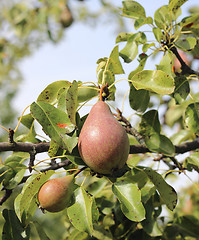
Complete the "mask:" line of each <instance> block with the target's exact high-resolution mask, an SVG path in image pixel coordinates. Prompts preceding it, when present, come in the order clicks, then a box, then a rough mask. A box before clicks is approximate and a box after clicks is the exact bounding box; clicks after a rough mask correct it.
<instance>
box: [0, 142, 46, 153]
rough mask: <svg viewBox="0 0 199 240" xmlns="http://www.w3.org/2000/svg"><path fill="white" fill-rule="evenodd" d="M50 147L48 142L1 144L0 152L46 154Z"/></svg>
mask: <svg viewBox="0 0 199 240" xmlns="http://www.w3.org/2000/svg"><path fill="white" fill-rule="evenodd" d="M49 147H50V143H49V142H41V143H24V142H14V143H10V142H1V143H0V152H7V151H14V152H31V151H34V152H35V153H36V154H37V153H42V152H47V151H48V149H49Z"/></svg>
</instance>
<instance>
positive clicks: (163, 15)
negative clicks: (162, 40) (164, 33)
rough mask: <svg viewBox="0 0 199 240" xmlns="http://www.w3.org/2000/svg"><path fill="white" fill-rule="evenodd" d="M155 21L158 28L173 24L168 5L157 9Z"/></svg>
mask: <svg viewBox="0 0 199 240" xmlns="http://www.w3.org/2000/svg"><path fill="white" fill-rule="evenodd" d="M154 21H155V24H156V26H157V27H158V28H160V29H166V27H167V26H169V25H170V24H171V15H170V12H169V9H168V6H167V5H164V6H162V7H160V8H159V9H157V10H156V11H155V14H154Z"/></svg>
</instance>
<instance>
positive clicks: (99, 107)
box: [78, 101, 129, 175]
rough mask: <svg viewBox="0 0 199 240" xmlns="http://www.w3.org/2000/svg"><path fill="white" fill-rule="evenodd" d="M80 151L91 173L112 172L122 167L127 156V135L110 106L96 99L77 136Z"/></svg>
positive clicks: (110, 173)
mask: <svg viewBox="0 0 199 240" xmlns="http://www.w3.org/2000/svg"><path fill="white" fill-rule="evenodd" d="M78 149H79V153H80V155H81V157H82V159H83V160H84V162H85V163H86V164H87V166H89V167H90V168H91V169H92V170H93V171H94V172H96V173H100V174H109V175H112V174H113V172H115V171H117V170H118V169H120V168H122V167H123V166H124V164H125V162H126V160H127V158H128V155H129V138H128V135H127V133H126V131H125V129H124V128H123V127H122V125H121V124H120V123H119V122H118V121H117V120H116V119H115V117H114V116H113V114H112V112H111V110H110V108H109V106H108V105H107V104H106V103H105V102H103V101H99V102H97V103H96V104H95V105H94V106H93V107H92V109H91V111H90V113H89V115H88V117H87V119H86V121H85V123H84V125H83V127H82V129H81V132H80V135H79V141H78Z"/></svg>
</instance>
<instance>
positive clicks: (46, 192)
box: [38, 175, 74, 212]
mask: <svg viewBox="0 0 199 240" xmlns="http://www.w3.org/2000/svg"><path fill="white" fill-rule="evenodd" d="M73 190H74V175H67V176H64V177H60V178H55V179H51V180H49V181H47V182H45V183H44V184H43V185H42V186H41V188H40V190H39V192H38V201H39V204H40V207H41V208H42V209H45V210H47V211H48V212H59V211H62V210H63V209H64V208H66V207H67V206H68V204H69V202H70V200H71V197H72V195H73Z"/></svg>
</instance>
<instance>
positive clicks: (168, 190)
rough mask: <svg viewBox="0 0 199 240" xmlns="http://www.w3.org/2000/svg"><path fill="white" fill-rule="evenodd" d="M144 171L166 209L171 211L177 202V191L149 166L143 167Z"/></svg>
mask: <svg viewBox="0 0 199 240" xmlns="http://www.w3.org/2000/svg"><path fill="white" fill-rule="evenodd" d="M144 172H145V173H146V174H147V176H148V177H149V179H150V180H151V182H152V183H153V184H154V185H155V186H156V188H157V190H158V192H159V194H160V196H161V197H162V199H163V201H164V203H165V204H166V206H167V207H168V209H170V210H171V211H173V210H174V208H175V207H176V204H177V193H176V191H175V190H174V188H173V187H172V186H170V185H169V184H168V183H167V182H166V181H165V180H164V179H163V177H162V176H161V175H160V174H159V173H157V172H155V171H154V170H152V169H151V168H145V169H144Z"/></svg>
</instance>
